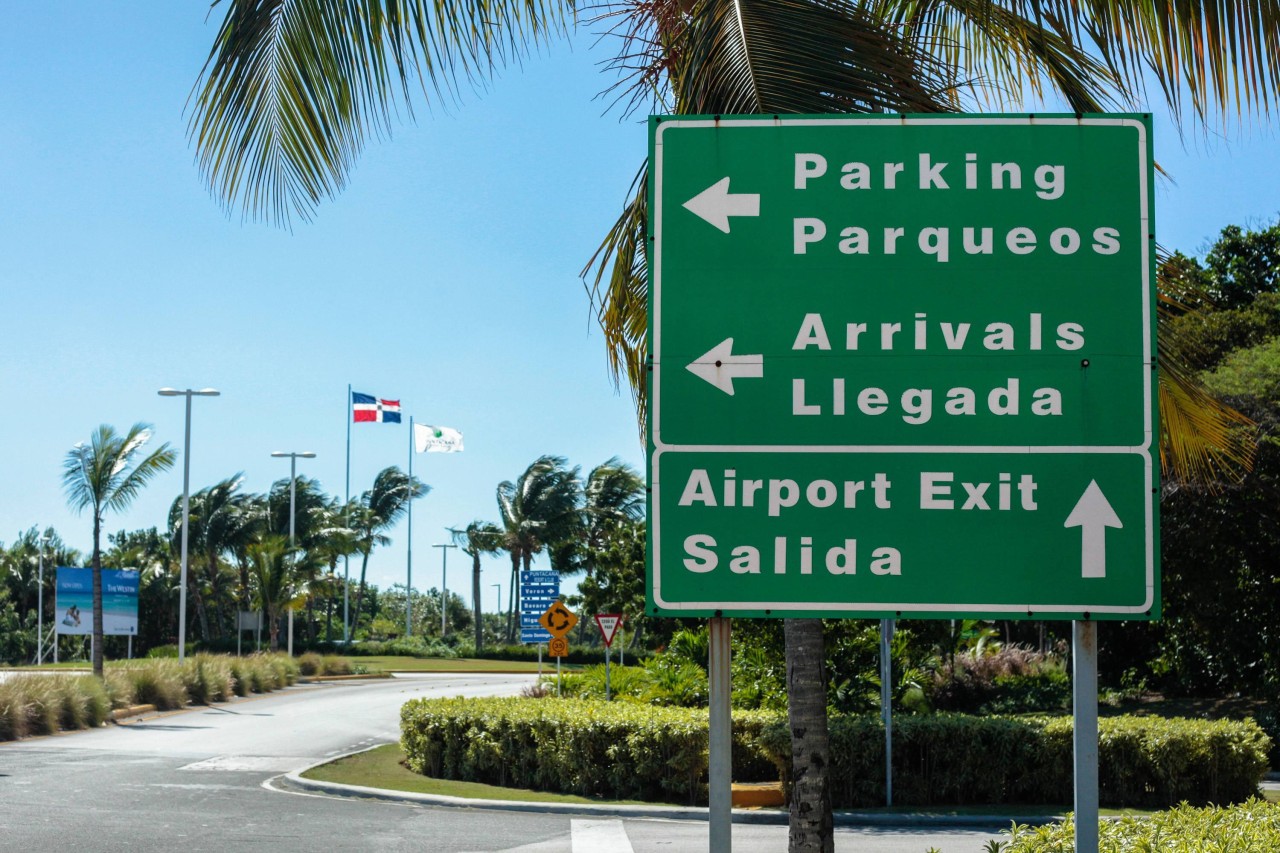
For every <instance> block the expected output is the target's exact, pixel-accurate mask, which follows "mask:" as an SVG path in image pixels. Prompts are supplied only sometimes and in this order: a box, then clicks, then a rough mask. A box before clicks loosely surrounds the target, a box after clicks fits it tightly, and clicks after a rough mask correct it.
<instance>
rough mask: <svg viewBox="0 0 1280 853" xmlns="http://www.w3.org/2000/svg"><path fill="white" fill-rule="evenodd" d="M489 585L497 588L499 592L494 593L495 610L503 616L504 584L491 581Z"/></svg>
mask: <svg viewBox="0 0 1280 853" xmlns="http://www.w3.org/2000/svg"><path fill="white" fill-rule="evenodd" d="M489 586H491V587H493V588H494V589H496V590H497V592H495V593H494V594H493V603H494V605H496V606H495V607H494V612H495V613H497V614H498V615H499V616H501V615H502V584H500V583H491V584H489Z"/></svg>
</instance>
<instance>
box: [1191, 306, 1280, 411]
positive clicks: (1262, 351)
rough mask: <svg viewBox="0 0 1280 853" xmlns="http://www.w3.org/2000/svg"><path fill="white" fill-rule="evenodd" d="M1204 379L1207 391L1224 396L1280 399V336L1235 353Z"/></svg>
mask: <svg viewBox="0 0 1280 853" xmlns="http://www.w3.org/2000/svg"><path fill="white" fill-rule="evenodd" d="M1277 316H1280V312H1277ZM1201 379H1202V381H1203V382H1204V385H1205V387H1206V388H1208V389H1209V390H1210V391H1212V392H1213V393H1215V394H1218V395H1220V396H1224V397H1242V396H1249V397H1256V398H1257V399H1259V400H1278V399H1280V337H1274V338H1270V339H1268V340H1266V341H1264V342H1262V343H1260V344H1257V345H1256V346H1252V347H1249V348H1247V349H1238V350H1235V351H1234V352H1232V353H1231V354H1230V355H1228V356H1227V357H1226V358H1225V359H1224V360H1223V361H1222V363H1221V364H1219V365H1218V366H1217V367H1216V368H1214V369H1213V370H1211V371H1209V372H1207V373H1205V374H1204V375H1203V376H1202V377H1201Z"/></svg>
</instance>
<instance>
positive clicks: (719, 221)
mask: <svg viewBox="0 0 1280 853" xmlns="http://www.w3.org/2000/svg"><path fill="white" fill-rule="evenodd" d="M684 206H685V207H686V208H688V210H689V211H690V212H691V213H693V214H694V215H695V216H700V217H702V218H703V219H705V220H706V221H708V222H710V223H711V224H712V225H714V226H715V227H717V228H719V229H720V230H721V231H723V232H724V233H726V234H728V233H729V217H730V216H759V215H760V194H759V193H731V192H729V179H728V178H727V177H726V178H722V179H720V180H718V181H716V182H715V183H714V184H712V185H711V186H709V187H707V188H706V189H705V190H703V191H702V192H700V193H698V194H697V195H695V196H694V197H693V198H691V199H689V200H688V201H686V202H685V203H684Z"/></svg>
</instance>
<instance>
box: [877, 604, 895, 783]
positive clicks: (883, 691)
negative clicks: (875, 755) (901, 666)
mask: <svg viewBox="0 0 1280 853" xmlns="http://www.w3.org/2000/svg"><path fill="white" fill-rule="evenodd" d="M893 623H894V620H892V619H881V620H880V719H881V721H882V722H883V723H884V804H885V805H886V806H892V805H893V655H892V649H891V647H890V644H891V643H892V642H893Z"/></svg>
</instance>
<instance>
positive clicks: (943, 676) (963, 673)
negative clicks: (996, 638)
mask: <svg viewBox="0 0 1280 853" xmlns="http://www.w3.org/2000/svg"><path fill="white" fill-rule="evenodd" d="M925 695H926V697H927V699H928V701H929V704H930V705H931V706H932V707H933V709H934V710H936V711H957V712H961V713H966V714H1020V713H1028V712H1034V711H1040V712H1046V711H1047V712H1058V711H1064V710H1066V709H1067V708H1069V707H1070V701H1071V682H1070V679H1069V678H1068V676H1067V672H1066V666H1065V664H1064V663H1063V662H1062V660H1061V659H1060V658H1058V656H1057V655H1054V654H1041V653H1040V652H1037V651H1034V650H1032V649H1029V648H1026V647H1024V646H1018V645H1009V646H1003V647H1001V648H1000V649H998V650H997V651H995V652H992V653H983V652H979V651H974V652H971V653H967V654H960V655H956V656H955V657H954V658H953V659H951V660H950V661H948V662H947V663H945V664H943V665H942V666H940V667H938V668H937V669H936V670H935V671H934V673H933V680H932V682H931V683H927V684H926V685H925Z"/></svg>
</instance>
